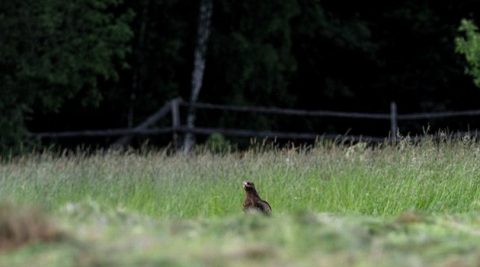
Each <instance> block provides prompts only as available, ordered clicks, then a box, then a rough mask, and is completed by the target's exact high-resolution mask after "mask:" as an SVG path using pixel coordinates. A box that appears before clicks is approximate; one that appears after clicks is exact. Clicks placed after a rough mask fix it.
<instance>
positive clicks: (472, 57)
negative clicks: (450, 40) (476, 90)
mask: <svg viewBox="0 0 480 267" xmlns="http://www.w3.org/2000/svg"><path fill="white" fill-rule="evenodd" d="M458 30H459V32H461V33H462V34H463V36H459V37H457V38H455V44H456V51H457V53H460V54H462V55H464V56H465V59H466V61H467V63H468V67H467V68H466V70H465V71H466V73H467V74H469V75H471V76H473V81H474V83H475V85H476V86H478V87H480V33H479V32H478V27H477V26H476V25H475V24H474V23H473V21H471V20H467V19H463V20H462V21H461V23H460V27H459V28H458Z"/></svg>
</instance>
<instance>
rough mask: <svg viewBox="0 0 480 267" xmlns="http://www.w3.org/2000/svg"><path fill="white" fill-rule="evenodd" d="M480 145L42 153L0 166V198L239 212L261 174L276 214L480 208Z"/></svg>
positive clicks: (159, 213) (166, 212)
mask: <svg viewBox="0 0 480 267" xmlns="http://www.w3.org/2000/svg"><path fill="white" fill-rule="evenodd" d="M479 156H480V144H477V143H475V142H471V141H469V140H466V141H462V140H459V141H448V140H447V141H444V142H441V143H434V142H433V141H431V140H428V139H426V140H424V141H422V142H421V143H419V144H416V145H411V144H409V143H408V142H406V141H403V142H401V143H400V144H399V145H398V146H379V147H367V146H366V145H365V144H362V143H360V144H356V145H353V146H343V145H331V144H330V145H329V144H319V145H317V146H315V147H314V148H310V149H295V148H291V149H266V150H265V149H251V150H248V151H245V152H238V153H229V154H212V153H208V152H204V153H196V154H195V155H190V156H185V155H173V156H168V155H166V154H165V153H164V152H162V151H159V152H153V151H152V152H145V153H128V152H127V153H118V152H107V153H105V152H99V153H97V154H94V155H86V154H82V153H76V154H75V155H56V154H54V153H48V152H45V153H39V154H35V155H29V156H24V157H22V158H17V159H15V160H12V161H10V162H7V163H2V164H1V165H0V199H1V200H9V201H14V202H21V203H35V204H40V205H42V206H45V207H47V208H48V209H51V210H57V209H58V208H60V207H64V206H65V205H68V203H77V202H84V201H94V202H96V203H99V205H102V206H105V207H114V208H121V209H127V210H132V211H137V212H140V213H144V214H148V215H152V216H154V217H169V218H176V217H183V218H191V217H217V216H218V217H219V216H225V215H233V214H237V213H241V202H242V199H243V192H242V188H241V182H242V181H243V180H247V179H248V180H252V181H254V182H255V184H256V186H257V188H258V190H259V192H260V194H261V196H262V197H263V198H264V199H266V200H268V201H269V202H270V204H271V206H272V208H273V212H274V214H282V213H295V212H299V211H313V212H330V213H337V214H347V213H348V214H366V215H378V216H390V215H395V214H399V213H401V212H403V211H407V210H419V211H422V212H425V213H447V212H448V213H463V212H469V211H475V210H479V209H480V187H479V185H480V172H479V169H480V164H479V163H478V158H479Z"/></svg>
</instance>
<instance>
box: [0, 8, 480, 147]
mask: <svg viewBox="0 0 480 267" xmlns="http://www.w3.org/2000/svg"><path fill="white" fill-rule="evenodd" d="M198 9H199V1H180V0H159V1H149V0H138V1H133V0H125V1H117V0H75V1H61V0H39V1H34V0H25V1H20V3H19V1H12V0H3V1H2V2H1V3H0V40H1V43H2V44H1V45H0V82H1V91H2V92H1V94H2V99H1V100H0V111H1V118H0V134H1V135H0V136H1V137H0V149H1V150H2V151H11V150H12V149H14V148H18V147H23V148H24V147H28V146H30V145H32V144H33V145H38V144H43V145H51V144H52V143H54V144H59V145H64V146H68V147H72V146H76V145H79V144H83V145H106V144H109V142H111V141H112V140H114V138H74V139H68V140H63V139H47V140H44V141H42V142H41V143H38V142H35V141H34V140H32V138H31V137H29V136H28V133H29V132H45V131H49V132H51V131H67V130H84V129H109V128H126V127H129V126H132V125H136V124H138V123H140V122H141V121H143V120H144V119H145V118H146V117H147V116H148V115H150V114H152V113H153V112H155V111H156V110H158V109H159V108H160V107H161V106H162V105H163V104H164V103H165V102H166V101H168V100H170V99H172V98H174V97H177V96H180V97H182V98H183V99H184V100H188V99H189V97H190V90H191V76H192V68H193V52H194V49H195V43H196V32H197V27H198ZM477 10H480V2H478V1H425V0H412V1H383V2H376V1H339V0H335V1H314V0H284V1H271V0H263V1H257V0H242V1H234V0H222V1H217V0H213V15H212V22H211V35H210V39H209V42H208V50H207V54H206V69H205V76H204V83H203V86H202V90H201V92H200V96H199V101H201V102H210V103H218V104H228V105H252V106H267V107H268V106H275V107H285V108H299V109H311V110H336V111H355V112H382V113H388V112H389V106H390V102H392V101H395V102H396V103H397V105H398V111H399V113H409V112H427V111H428V112H435V111H446V110H468V109H480V104H479V103H478V100H479V99H480V89H478V88H476V87H475V85H474V83H473V78H472V77H471V76H468V75H466V74H465V69H466V67H467V62H466V60H465V57H464V56H463V55H462V54H459V53H456V52H455V51H456V50H455V38H456V37H458V36H461V35H462V33H461V32H459V30H458V29H459V26H460V22H461V20H462V19H471V20H472V21H473V22H476V21H477V19H478V18H477V16H476V15H475V14H476V12H477ZM182 114H184V115H185V114H186V113H185V110H184V109H182ZM196 124H197V125H200V126H205V127H207V126H208V127H224V128H242V129H256V130H275V131H290V132H311V133H319V134H322V133H339V134H343V133H346V132H348V133H349V134H355V135H371V136H386V135H388V131H389V129H390V128H389V122H388V121H371V120H352V119H318V118H317V119H314V118H299V117H284V116H271V115H269V116H260V115H255V114H253V115H248V114H243V113H232V112H224V113H222V112H217V111H199V112H198V117H197V122H196ZM162 125H170V122H169V121H168V120H166V121H164V122H161V123H159V124H157V125H156V126H162ZM399 126H400V132H401V133H402V134H408V133H410V134H419V133H423V131H424V129H425V127H426V126H429V127H430V131H432V132H435V131H437V130H440V129H448V130H449V131H467V130H472V129H477V128H478V127H479V126H480V118H476V117H467V118H456V119H437V120H429V121H427V120H425V121H412V122H401V124H400V125H399ZM170 137H171V136H170V135H166V136H158V137H150V143H151V144H156V145H160V146H162V145H166V144H167V143H168V142H169V141H170ZM232 140H233V141H234V142H245V141H242V140H240V139H238V138H235V139H232ZM144 141H145V139H143V138H139V139H137V140H136V143H137V144H138V143H142V142H144ZM200 141H202V139H200ZM134 144H135V143H134Z"/></svg>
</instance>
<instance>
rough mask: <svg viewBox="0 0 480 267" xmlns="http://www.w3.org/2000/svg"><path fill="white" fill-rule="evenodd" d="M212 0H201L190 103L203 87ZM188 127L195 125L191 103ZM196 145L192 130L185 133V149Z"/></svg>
mask: <svg viewBox="0 0 480 267" xmlns="http://www.w3.org/2000/svg"><path fill="white" fill-rule="evenodd" d="M212 6H213V4H212V0H200V6H199V14H198V29H197V41H196V44H195V51H194V61H193V71H192V91H191V94H190V104H194V103H196V102H197V99H198V95H199V93H200V89H201V88H202V82H203V74H204V71H205V55H206V52H207V42H208V37H209V35H210V22H211V17H212ZM186 126H187V128H188V129H192V128H194V126H195V108H194V107H193V106H192V105H190V106H189V108H188V114H187V125H186ZM194 145H195V136H194V135H193V133H192V132H187V133H186V134H185V138H184V142H183V151H184V152H189V151H190V150H191V149H192V147H193V146H194Z"/></svg>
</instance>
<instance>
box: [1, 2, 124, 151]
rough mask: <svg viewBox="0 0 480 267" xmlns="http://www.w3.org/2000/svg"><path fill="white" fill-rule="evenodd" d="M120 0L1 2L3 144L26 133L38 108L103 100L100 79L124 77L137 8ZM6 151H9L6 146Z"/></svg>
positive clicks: (6, 145) (94, 102) (15, 140)
mask: <svg viewBox="0 0 480 267" xmlns="http://www.w3.org/2000/svg"><path fill="white" fill-rule="evenodd" d="M120 3H121V1H118V0H78V1H60V0H40V1H30V0H27V1H21V2H18V1H11V0H8V1H2V2H1V3H0V32H1V34H2V36H1V39H2V42H1V43H0V70H1V71H0V83H1V84H2V95H4V96H5V97H2V99H1V100H0V108H1V109H0V112H1V113H2V118H1V119H0V126H2V127H1V135H2V136H3V138H5V139H6V140H4V141H3V142H1V143H0V145H1V146H3V148H7V147H11V146H12V143H15V142H17V141H19V138H21V137H22V136H21V133H24V132H25V129H24V126H23V125H24V121H25V120H26V118H28V115H29V112H30V111H31V110H32V109H33V108H36V109H38V110H42V111H43V112H46V111H52V110H54V111H55V110H59V109H60V107H62V105H63V103H64V101H65V100H66V99H71V98H74V97H75V98H76V99H77V101H79V102H84V104H98V103H99V101H100V99H101V97H102V92H101V88H100V87H99V82H100V81H102V80H108V79H118V76H117V69H116V65H117V64H125V63H124V59H125V58H126V54H127V53H128V51H129V47H128V45H127V42H128V41H129V40H130V38H131V37H132V32H131V30H130V28H129V25H128V22H129V20H130V19H131V17H132V13H131V12H128V11H127V12H121V13H120V14H115V13H114V10H113V8H115V7H117V6H118V5H119V4H120ZM3 151H4V150H3Z"/></svg>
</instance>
